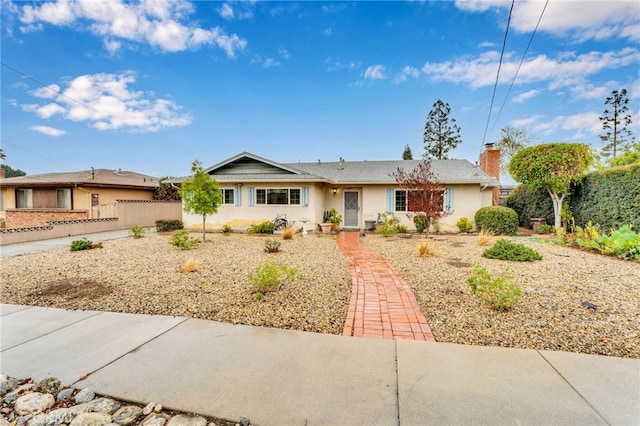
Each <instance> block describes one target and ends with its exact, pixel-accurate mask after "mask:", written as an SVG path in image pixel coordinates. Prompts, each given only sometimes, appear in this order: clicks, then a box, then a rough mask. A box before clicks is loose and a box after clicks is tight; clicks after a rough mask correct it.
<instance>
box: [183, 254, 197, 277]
mask: <svg viewBox="0 0 640 426" xmlns="http://www.w3.org/2000/svg"><path fill="white" fill-rule="evenodd" d="M199 270H200V261H199V260H197V259H194V258H193V257H190V258H189V259H188V260H187V261H186V262H184V265H182V267H180V272H182V273H189V272H198V271H199Z"/></svg>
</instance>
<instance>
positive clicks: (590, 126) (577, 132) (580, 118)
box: [530, 112, 602, 138]
mask: <svg viewBox="0 0 640 426" xmlns="http://www.w3.org/2000/svg"><path fill="white" fill-rule="evenodd" d="M599 117H600V115H599V114H598V113H595V112H583V113H579V114H574V115H569V116H563V115H560V116H557V117H554V118H553V119H552V120H545V121H544V122H539V123H537V124H534V126H533V130H534V131H535V132H539V133H542V134H545V135H551V134H556V133H558V132H559V131H571V132H574V135H573V137H574V138H575V137H585V136H587V135H589V136H593V135H598V134H600V132H601V131H602V124H601V122H600V119H599ZM530 124H531V123H530Z"/></svg>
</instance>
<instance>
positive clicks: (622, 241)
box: [576, 222, 640, 261]
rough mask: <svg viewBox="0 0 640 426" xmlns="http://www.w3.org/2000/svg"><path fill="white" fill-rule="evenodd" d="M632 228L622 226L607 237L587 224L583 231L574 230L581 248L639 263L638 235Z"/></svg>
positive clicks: (598, 229)
mask: <svg viewBox="0 0 640 426" xmlns="http://www.w3.org/2000/svg"><path fill="white" fill-rule="evenodd" d="M632 228H633V227H632V226H631V225H624V226H621V227H620V228H618V229H616V230H613V231H612V232H611V235H607V234H606V233H602V234H601V233H600V227H599V226H598V225H592V224H591V222H588V223H587V226H585V228H584V229H583V228H580V227H577V228H576V243H577V244H578V245H579V246H580V247H583V248H589V249H595V250H597V251H599V252H600V253H601V254H605V255H616V256H618V257H620V258H622V259H635V260H637V261H640V235H638V233H636V232H635V231H633V229H632Z"/></svg>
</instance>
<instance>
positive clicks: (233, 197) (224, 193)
mask: <svg viewBox="0 0 640 426" xmlns="http://www.w3.org/2000/svg"><path fill="white" fill-rule="evenodd" d="M220 191H221V192H222V205H224V206H235V205H237V204H236V189H235V188H220ZM228 193H230V194H231V201H230V202H227V198H226V197H227V194H228Z"/></svg>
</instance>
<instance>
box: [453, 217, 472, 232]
mask: <svg viewBox="0 0 640 426" xmlns="http://www.w3.org/2000/svg"><path fill="white" fill-rule="evenodd" d="M456 226H457V227H458V231H460V232H469V231H471V230H472V229H473V222H471V221H470V220H469V219H467V218H466V217H461V218H460V219H459V220H458V221H457V222H456Z"/></svg>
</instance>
